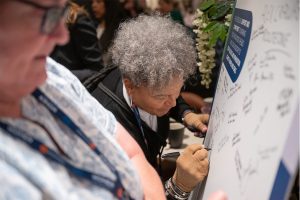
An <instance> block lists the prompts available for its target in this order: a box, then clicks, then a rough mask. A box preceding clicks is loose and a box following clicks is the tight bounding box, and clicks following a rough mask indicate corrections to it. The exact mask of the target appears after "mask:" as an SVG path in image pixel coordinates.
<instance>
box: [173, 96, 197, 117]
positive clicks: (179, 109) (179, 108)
mask: <svg viewBox="0 0 300 200" xmlns="http://www.w3.org/2000/svg"><path fill="white" fill-rule="evenodd" d="M186 110H193V109H192V108H191V107H190V106H189V105H188V104H187V103H186V102H185V101H184V99H183V98H182V97H181V96H179V97H178V98H177V100H176V106H175V107H174V108H172V109H171V110H170V116H171V117H172V118H174V119H175V120H176V121H179V122H182V115H183V113H184V111H186Z"/></svg>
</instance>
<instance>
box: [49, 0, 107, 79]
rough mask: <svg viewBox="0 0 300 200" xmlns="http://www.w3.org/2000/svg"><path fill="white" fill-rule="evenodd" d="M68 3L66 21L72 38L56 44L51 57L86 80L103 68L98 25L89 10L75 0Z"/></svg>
mask: <svg viewBox="0 0 300 200" xmlns="http://www.w3.org/2000/svg"><path fill="white" fill-rule="evenodd" d="M68 3H69V10H68V13H67V17H66V22H65V23H66V25H67V27H68V30H69V33H70V40H69V42H68V43H67V44H65V45H60V46H56V47H55V49H54V51H53V52H52V53H51V57H52V58H53V59H54V60H56V61H57V62H59V63H60V64H62V65H63V66H65V67H67V68H68V69H69V70H71V71H72V73H74V74H75V75H76V76H77V77H78V78H79V80H81V81H84V80H85V79H86V78H87V77H89V76H91V75H92V74H94V73H95V72H97V71H99V70H100V69H102V66H103V62H102V56H101V55H102V52H101V50H100V48H99V45H98V38H97V33H96V27H95V25H94V23H93V21H92V19H91V18H90V16H89V14H88V12H87V11H86V10H85V9H84V8H83V7H81V6H79V5H78V4H76V3H74V2H73V1H69V2H68Z"/></svg>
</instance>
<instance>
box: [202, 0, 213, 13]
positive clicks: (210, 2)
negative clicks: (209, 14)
mask: <svg viewBox="0 0 300 200" xmlns="http://www.w3.org/2000/svg"><path fill="white" fill-rule="evenodd" d="M214 4H215V0H207V1H204V2H202V3H201V4H200V7H199V9H200V10H201V11H206V10H207V9H209V8H210V7H211V6H213V5H214Z"/></svg>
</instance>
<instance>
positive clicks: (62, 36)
mask: <svg viewBox="0 0 300 200" xmlns="http://www.w3.org/2000/svg"><path fill="white" fill-rule="evenodd" d="M51 37H53V38H54V39H55V40H56V41H55V42H56V44H58V45H64V44H66V43H67V42H68V41H69V31H68V30H67V27H66V25H65V22H64V19H61V21H60V22H59V24H58V25H57V27H56V28H55V30H54V31H53V33H51Z"/></svg>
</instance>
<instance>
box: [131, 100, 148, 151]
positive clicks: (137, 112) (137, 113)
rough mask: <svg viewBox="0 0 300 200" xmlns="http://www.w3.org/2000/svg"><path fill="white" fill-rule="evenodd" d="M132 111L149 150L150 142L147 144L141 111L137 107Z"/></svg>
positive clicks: (133, 107)
mask: <svg viewBox="0 0 300 200" xmlns="http://www.w3.org/2000/svg"><path fill="white" fill-rule="evenodd" d="M131 109H132V111H133V114H134V116H135V119H136V121H137V123H138V126H139V128H140V130H141V132H142V136H143V139H144V142H145V144H146V145H147V148H149V147H148V142H147V139H146V136H145V133H144V129H143V126H142V119H141V116H140V112H139V109H138V108H137V107H136V106H135V105H132V106H131Z"/></svg>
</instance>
